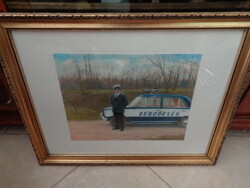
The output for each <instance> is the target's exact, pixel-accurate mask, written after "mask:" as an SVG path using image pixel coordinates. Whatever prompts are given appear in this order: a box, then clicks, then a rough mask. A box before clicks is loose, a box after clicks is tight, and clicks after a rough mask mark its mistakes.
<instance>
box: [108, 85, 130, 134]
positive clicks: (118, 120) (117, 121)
mask: <svg viewBox="0 0 250 188" xmlns="http://www.w3.org/2000/svg"><path fill="white" fill-rule="evenodd" d="M113 90H114V94H113V95H112V97H111V105H112V112H113V114H114V127H113V130H115V129H120V131H123V130H124V109H125V107H126V106H127V105H128V100H127V97H126V96H125V95H124V94H122V93H121V86H120V85H114V86H113Z"/></svg>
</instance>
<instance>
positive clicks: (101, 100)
mask: <svg viewBox="0 0 250 188" xmlns="http://www.w3.org/2000/svg"><path fill="white" fill-rule="evenodd" d="M123 93H124V94H125V95H126V96H127V98H128V101H129V102H131V101H132V100H133V99H134V98H135V97H137V96H138V95H140V94H143V93H144V92H143V91H142V90H123ZM159 93H161V94H164V89H160V90H159ZM112 94H113V92H112V91H111V90H85V92H84V93H82V92H81V91H80V90H69V89H63V90H62V96H63V100H64V106H65V111H66V114H67V118H68V121H84V120H98V119H101V117H100V113H101V111H102V109H103V108H105V107H108V106H110V97H111V96H112ZM167 94H179V95H185V96H188V97H190V98H192V95H193V90H192V89H176V90H174V91H171V90H169V91H168V93H167Z"/></svg>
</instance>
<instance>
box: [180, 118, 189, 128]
mask: <svg viewBox="0 0 250 188" xmlns="http://www.w3.org/2000/svg"><path fill="white" fill-rule="evenodd" d="M187 123H188V118H187V117H183V118H181V119H180V121H179V122H178V126H179V127H184V128H186V127H187Z"/></svg>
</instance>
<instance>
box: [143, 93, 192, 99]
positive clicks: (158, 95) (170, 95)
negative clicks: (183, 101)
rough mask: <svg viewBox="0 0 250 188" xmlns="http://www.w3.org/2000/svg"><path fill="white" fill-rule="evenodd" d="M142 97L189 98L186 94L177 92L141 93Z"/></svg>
mask: <svg viewBox="0 0 250 188" xmlns="http://www.w3.org/2000/svg"><path fill="white" fill-rule="evenodd" d="M139 96H141V97H181V98H188V99H189V97H187V96H184V95H175V94H141V95H139Z"/></svg>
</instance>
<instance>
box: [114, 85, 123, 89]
mask: <svg viewBox="0 0 250 188" xmlns="http://www.w3.org/2000/svg"><path fill="white" fill-rule="evenodd" d="M121 88H122V87H121V86H120V85H114V86H113V90H115V89H121Z"/></svg>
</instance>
